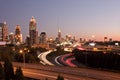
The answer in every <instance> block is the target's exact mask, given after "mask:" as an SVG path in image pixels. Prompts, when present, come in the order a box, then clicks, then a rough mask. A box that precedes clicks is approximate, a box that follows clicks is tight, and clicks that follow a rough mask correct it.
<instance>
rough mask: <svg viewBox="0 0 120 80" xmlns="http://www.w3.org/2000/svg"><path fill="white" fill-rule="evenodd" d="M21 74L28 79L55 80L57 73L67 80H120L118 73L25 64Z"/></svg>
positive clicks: (19, 64) (15, 64) (20, 64)
mask: <svg viewBox="0 0 120 80" xmlns="http://www.w3.org/2000/svg"><path fill="white" fill-rule="evenodd" d="M13 65H14V66H21V67H24V66H23V64H22V63H13ZM25 71H26V72H25ZM23 72H24V74H25V73H26V74H25V75H28V76H29V77H31V76H33V77H35V78H37V77H39V78H41V76H43V77H48V78H51V80H55V77H56V76H57V75H58V74H59V73H60V74H62V75H63V76H64V77H65V79H68V80H120V73H114V72H107V71H100V70H94V69H88V68H76V67H75V68H73V67H64V66H43V65H40V64H25V70H24V68H23ZM41 74H43V75H41ZM40 75H41V76H40ZM50 76H52V77H50ZM53 77H54V78H53Z"/></svg>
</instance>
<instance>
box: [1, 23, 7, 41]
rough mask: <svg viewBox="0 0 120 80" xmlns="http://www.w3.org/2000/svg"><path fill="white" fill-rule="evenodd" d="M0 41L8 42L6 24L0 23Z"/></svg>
mask: <svg viewBox="0 0 120 80" xmlns="http://www.w3.org/2000/svg"><path fill="white" fill-rule="evenodd" d="M0 41H8V29H7V24H6V22H4V23H0Z"/></svg>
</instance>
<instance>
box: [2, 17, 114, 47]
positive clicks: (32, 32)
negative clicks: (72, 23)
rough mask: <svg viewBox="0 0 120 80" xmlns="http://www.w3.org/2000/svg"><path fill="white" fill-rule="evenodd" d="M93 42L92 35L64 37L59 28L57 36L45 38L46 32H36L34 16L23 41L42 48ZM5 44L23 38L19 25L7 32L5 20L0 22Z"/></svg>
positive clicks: (3, 43)
mask: <svg viewBox="0 0 120 80" xmlns="http://www.w3.org/2000/svg"><path fill="white" fill-rule="evenodd" d="M87 41H88V42H91V41H92V42H95V36H94V35H92V39H89V40H88V39H84V38H80V39H79V40H76V38H75V36H71V35H66V37H65V38H63V37H62V33H61V30H60V29H58V34H57V37H56V38H55V39H54V38H52V37H50V38H47V33H46V32H41V33H40V34H38V31H37V21H36V19H35V18H34V17H32V18H31V19H30V21H29V35H28V36H27V37H26V40H25V43H24V44H26V46H31V47H43V48H50V47H51V48H52V47H56V46H63V47H66V46H69V47H70V46H73V45H75V44H76V43H81V44H82V43H85V42H87ZM106 41H109V42H112V41H113V40H112V38H109V39H108V37H104V42H106ZM5 44H14V45H20V44H23V38H22V33H21V26H20V25H16V27H15V31H14V33H13V32H11V33H10V34H8V27H7V24H6V22H3V23H0V45H5Z"/></svg>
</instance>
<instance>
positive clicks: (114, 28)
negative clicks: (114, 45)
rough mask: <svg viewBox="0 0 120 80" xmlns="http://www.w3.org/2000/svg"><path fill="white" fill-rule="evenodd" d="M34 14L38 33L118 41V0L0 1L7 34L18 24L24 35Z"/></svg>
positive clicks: (0, 20)
mask: <svg viewBox="0 0 120 80" xmlns="http://www.w3.org/2000/svg"><path fill="white" fill-rule="evenodd" d="M32 16H34V17H35V19H36V21H37V30H38V32H39V33H41V32H43V31H45V32H46V33H47V36H48V37H54V38H55V37H56V36H57V32H58V28H60V29H61V32H62V36H63V37H65V35H67V34H70V35H72V36H76V38H77V39H79V38H88V39H91V38H92V35H95V39H96V40H103V38H104V37H108V38H113V40H120V0H0V23H2V22H4V21H6V22H7V25H8V28H9V33H10V32H14V31H15V26H16V25H20V26H21V29H22V34H23V37H24V39H25V37H26V36H27V35H28V33H29V21H30V19H31V17H32Z"/></svg>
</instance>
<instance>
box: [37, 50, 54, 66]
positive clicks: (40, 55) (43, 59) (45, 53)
mask: <svg viewBox="0 0 120 80" xmlns="http://www.w3.org/2000/svg"><path fill="white" fill-rule="evenodd" d="M51 52H52V50H49V51H46V52H42V53H40V54H39V55H38V58H39V59H40V60H41V61H42V62H43V64H47V65H51V66H53V65H54V64H52V63H51V62H50V61H48V60H47V59H46V56H47V55H48V54H50V53H51Z"/></svg>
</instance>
